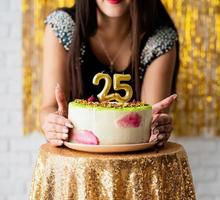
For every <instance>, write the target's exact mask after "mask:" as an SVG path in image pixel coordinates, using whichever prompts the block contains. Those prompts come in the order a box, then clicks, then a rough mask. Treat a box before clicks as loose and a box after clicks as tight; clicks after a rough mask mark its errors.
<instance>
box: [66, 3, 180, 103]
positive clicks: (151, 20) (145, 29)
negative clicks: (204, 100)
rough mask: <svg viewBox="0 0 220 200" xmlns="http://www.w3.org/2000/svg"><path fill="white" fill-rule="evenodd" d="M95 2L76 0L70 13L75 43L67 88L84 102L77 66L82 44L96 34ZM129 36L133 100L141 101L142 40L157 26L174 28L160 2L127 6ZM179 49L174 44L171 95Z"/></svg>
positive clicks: (80, 77)
mask: <svg viewBox="0 0 220 200" xmlns="http://www.w3.org/2000/svg"><path fill="white" fill-rule="evenodd" d="M96 9H97V5H96V1H95V0H75V6H74V7H72V8H71V10H72V12H71V11H70V10H69V12H71V14H72V16H73V18H74V20H75V23H76V26H75V32H74V37H73V38H74V39H73V42H72V46H71V49H70V65H69V68H70V84H71V87H70V88H71V97H72V98H73V99H74V98H84V92H83V91H84V88H83V81H82V75H81V66H80V59H79V58H80V48H81V46H82V43H84V42H87V40H88V39H89V37H91V36H93V35H94V34H95V33H96V30H97V16H96ZM130 15H131V32H132V57H131V61H132V77H133V80H134V81H133V88H134V89H135V93H134V94H135V98H136V100H140V90H141V86H140V80H139V74H138V73H139V72H138V67H139V66H138V65H139V64H140V48H141V47H140V45H141V40H142V39H143V37H144V38H148V37H149V36H150V35H152V34H153V32H154V31H155V30H156V29H157V28H159V27H160V26H169V27H173V28H174V29H175V30H176V28H175V25H174V23H173V21H172V19H171V18H170V16H169V14H168V13H167V11H166V9H165V8H164V6H163V4H162V3H161V1H160V0H147V1H146V0H132V1H131V6H130ZM178 51H179V45H178V42H177V59H176V67H175V72H174V77H173V83H172V92H173V91H175V86H176V79H177V73H178V65H179V59H178V58H179V55H178Z"/></svg>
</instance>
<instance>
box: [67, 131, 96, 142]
mask: <svg viewBox="0 0 220 200" xmlns="http://www.w3.org/2000/svg"><path fill="white" fill-rule="evenodd" d="M70 141H74V142H78V143H80V144H89V145H98V144H99V139H98V138H97V137H96V135H95V134H94V133H93V132H92V131H87V130H81V131H78V130H75V131H74V133H73V134H72V136H71V139H70Z"/></svg>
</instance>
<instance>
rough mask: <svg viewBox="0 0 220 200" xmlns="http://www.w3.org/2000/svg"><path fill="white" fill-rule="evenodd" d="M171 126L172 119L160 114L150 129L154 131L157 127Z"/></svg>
mask: <svg viewBox="0 0 220 200" xmlns="http://www.w3.org/2000/svg"><path fill="white" fill-rule="evenodd" d="M168 124H172V117H171V116H170V115H167V114H160V115H159V117H157V119H156V120H154V122H153V123H152V125H151V128H152V129H154V128H156V127H157V126H161V125H168Z"/></svg>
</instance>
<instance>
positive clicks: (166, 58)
mask: <svg viewBox="0 0 220 200" xmlns="http://www.w3.org/2000/svg"><path fill="white" fill-rule="evenodd" d="M175 61H176V47H175V45H174V47H173V48H172V49H171V50H170V51H169V52H167V53H165V54H164V55H162V56H160V57H159V58H157V59H156V60H154V61H153V62H152V63H151V65H150V66H149V67H148V69H147V70H146V73H145V76H144V80H143V84H142V90H141V100H142V101H143V102H145V103H148V104H155V103H157V102H159V101H161V100H162V99H164V98H166V97H168V96H169V95H170V93H171V85H172V80H173V72H174V67H175Z"/></svg>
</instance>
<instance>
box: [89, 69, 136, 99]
mask: <svg viewBox="0 0 220 200" xmlns="http://www.w3.org/2000/svg"><path fill="white" fill-rule="evenodd" d="M102 79H103V80H105V85H104V88H103V90H102V91H101V92H100V93H99V94H98V95H97V97H98V99H99V101H117V102H120V103H125V102H128V101H130V100H131V98H132V96H133V90H132V87H131V86H130V85H129V84H126V83H121V81H130V80H131V75H129V74H114V77H113V89H114V90H115V91H119V90H124V91H125V96H123V97H122V96H121V95H120V94H118V93H113V94H109V91H110V89H111V86H112V79H111V77H110V76H109V75H108V74H104V73H98V74H96V75H95V76H94V78H93V81H92V83H93V84H94V85H99V83H100V80H102Z"/></svg>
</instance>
